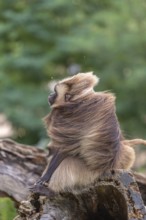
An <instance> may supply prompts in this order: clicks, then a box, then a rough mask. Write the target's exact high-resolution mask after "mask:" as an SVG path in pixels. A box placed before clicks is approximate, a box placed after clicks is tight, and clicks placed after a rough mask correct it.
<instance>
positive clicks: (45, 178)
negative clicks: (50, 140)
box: [35, 151, 67, 185]
mask: <svg viewBox="0 0 146 220" xmlns="http://www.w3.org/2000/svg"><path fill="white" fill-rule="evenodd" d="M66 156H67V155H66V153H61V152H59V151H56V152H55V153H54V155H53V158H52V159H51V162H50V164H49V166H48V167H47V169H46V171H45V173H44V174H43V175H42V176H41V178H40V179H39V180H38V181H37V182H36V183H35V185H42V184H44V183H45V182H49V180H50V179H51V177H52V175H53V173H54V172H55V170H56V169H57V167H58V166H59V165H60V163H61V162H62V161H63V160H64V159H65V158H66Z"/></svg>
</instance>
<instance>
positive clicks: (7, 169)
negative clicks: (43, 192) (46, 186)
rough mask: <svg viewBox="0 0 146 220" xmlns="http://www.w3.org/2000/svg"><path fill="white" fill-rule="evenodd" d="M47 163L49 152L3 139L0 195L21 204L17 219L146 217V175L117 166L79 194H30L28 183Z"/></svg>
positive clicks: (123, 219)
mask: <svg viewBox="0 0 146 220" xmlns="http://www.w3.org/2000/svg"><path fill="white" fill-rule="evenodd" d="M46 164H47V152H44V151H43V150H39V149H36V148H34V147H31V146H26V145H21V144H18V143H16V142H13V141H11V140H0V196H9V197H11V198H12V199H13V200H14V201H15V202H17V203H18V204H20V206H19V216H17V217H16V218H15V219H16V220H37V219H38V220H39V219H41V220H54V219H56V220H61V219H63V220H75V219H76V220H94V219H99V220H116V219H118V220H136V219H141V220H146V211H145V207H144V204H146V178H145V177H143V176H142V175H140V174H137V173H134V174H133V175H134V177H135V178H134V177H133V175H132V174H131V172H124V171H122V170H116V171H111V172H108V173H105V175H103V176H102V177H101V178H100V179H98V180H97V181H95V182H94V183H93V184H91V185H89V186H87V187H86V188H83V189H82V190H77V192H76V194H73V193H71V192H70V193H69V192H66V193H65V192H64V193H60V194H57V195H55V196H51V197H48V196H39V195H37V194H31V193H30V192H29V190H28V187H29V186H30V185H32V184H33V183H34V182H35V181H36V179H38V178H39V177H40V175H41V173H42V171H43V170H44V168H45V166H46ZM135 179H136V181H135ZM138 186H139V187H138ZM139 189H140V192H141V193H140V192H139ZM141 196H142V198H141ZM22 200H23V201H22ZM20 201H21V203H20Z"/></svg>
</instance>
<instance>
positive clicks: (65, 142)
mask: <svg viewBox="0 0 146 220" xmlns="http://www.w3.org/2000/svg"><path fill="white" fill-rule="evenodd" d="M98 81H99V79H98V78H97V77H96V76H95V75H93V74H92V72H89V73H79V74H77V75H75V76H73V77H69V78H66V79H64V80H62V81H60V82H58V83H57V84H56V86H55V89H54V93H53V94H51V95H50V96H49V103H50V105H51V108H52V111H51V112H50V114H49V115H48V116H47V117H46V118H45V122H46V126H47V131H48V135H49V136H50V138H51V143H50V144H49V149H50V152H51V154H50V157H49V158H50V162H49V165H48V167H47V168H46V170H45V171H44V173H43V175H42V177H41V178H40V180H39V181H38V182H37V183H36V184H35V186H34V188H35V187H37V186H39V187H41V186H43V185H44V184H45V185H46V183H47V186H48V187H49V189H51V190H53V191H55V192H60V191H64V190H73V189H74V188H75V187H76V186H78V187H79V186H81V187H82V186H86V185H87V184H89V183H91V182H92V181H94V180H95V179H96V178H97V177H99V175H101V174H102V173H104V172H105V171H107V170H109V169H130V168H131V167H132V165H133V163H134V160H135V152H134V150H133V148H132V146H133V145H136V144H145V145H146V141H144V140H142V139H134V140H125V139H124V137H123V135H122V133H121V129H120V126H119V122H118V119H117V116H116V112H115V96H114V95H113V94H112V93H109V92H95V91H94V90H93V88H94V86H95V85H96V84H97V83H98Z"/></svg>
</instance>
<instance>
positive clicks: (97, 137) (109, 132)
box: [46, 92, 121, 170]
mask: <svg viewBox="0 0 146 220" xmlns="http://www.w3.org/2000/svg"><path fill="white" fill-rule="evenodd" d="M114 100H115V97H114V96H113V95H112V94H110V93H104V92H101V93H93V95H92V96H91V95H90V97H89V98H88V97H86V98H85V99H84V100H81V101H78V102H73V103H72V104H71V103H70V104H69V105H66V106H64V107H63V106H62V107H58V108H54V109H53V110H52V113H51V114H50V115H49V116H48V118H46V122H47V124H48V134H49V136H50V137H51V139H52V141H53V143H54V144H55V146H56V147H57V146H58V148H59V149H60V150H61V151H67V152H70V153H71V155H74V156H76V155H78V156H79V157H80V158H81V159H83V160H84V162H85V164H86V165H87V166H89V167H91V168H92V169H99V170H101V169H102V170H104V169H105V170H107V168H108V169H110V168H114V167H115V166H116V163H117V159H118V152H119V148H120V138H121V134H120V129H119V124H118V121H117V117H116V114H115V103H114ZM48 119H49V120H48ZM50 125H51V126H50ZM105 162H106V163H105Z"/></svg>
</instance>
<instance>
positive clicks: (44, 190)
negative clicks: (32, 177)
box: [29, 182, 55, 197]
mask: <svg viewBox="0 0 146 220" xmlns="http://www.w3.org/2000/svg"><path fill="white" fill-rule="evenodd" d="M29 190H30V191H31V192H32V193H35V194H39V195H41V196H48V197H50V196H54V195H55V192H54V191H53V190H51V189H50V188H48V187H46V186H45V185H43V183H42V182H40V183H35V184H34V185H33V186H31V187H29Z"/></svg>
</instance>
